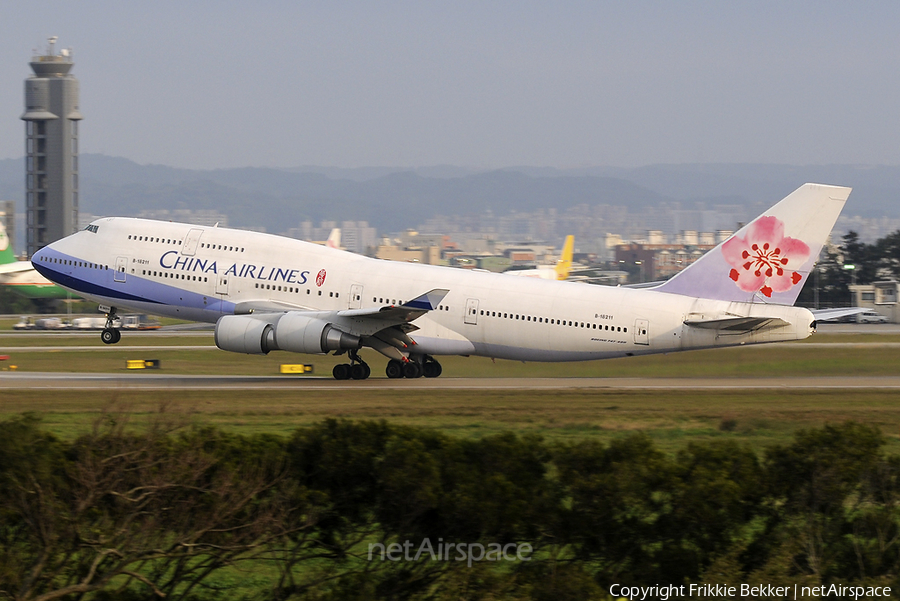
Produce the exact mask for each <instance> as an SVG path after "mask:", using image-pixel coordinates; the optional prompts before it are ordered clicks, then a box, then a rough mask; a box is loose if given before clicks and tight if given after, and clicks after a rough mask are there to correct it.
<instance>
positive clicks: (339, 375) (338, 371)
mask: <svg viewBox="0 0 900 601" xmlns="http://www.w3.org/2000/svg"><path fill="white" fill-rule="evenodd" d="M331 375H333V376H334V379H335V380H349V379H350V365H348V364H347V363H339V364H337V365H335V366H334V369H332V370H331Z"/></svg>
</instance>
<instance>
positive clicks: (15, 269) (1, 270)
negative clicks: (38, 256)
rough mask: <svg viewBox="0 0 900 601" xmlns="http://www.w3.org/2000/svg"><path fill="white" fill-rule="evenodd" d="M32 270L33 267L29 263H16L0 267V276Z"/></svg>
mask: <svg viewBox="0 0 900 601" xmlns="http://www.w3.org/2000/svg"><path fill="white" fill-rule="evenodd" d="M33 269H34V265H32V264H31V261H16V262H15V263H7V264H6V265H0V275H7V274H10V273H22V272H23V271H31V270H33Z"/></svg>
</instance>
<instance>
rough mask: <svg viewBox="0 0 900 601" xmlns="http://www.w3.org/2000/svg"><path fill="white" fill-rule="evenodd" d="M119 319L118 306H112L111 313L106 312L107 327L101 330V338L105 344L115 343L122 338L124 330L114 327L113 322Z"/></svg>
mask: <svg viewBox="0 0 900 601" xmlns="http://www.w3.org/2000/svg"><path fill="white" fill-rule="evenodd" d="M117 319H119V316H118V315H116V308H115V307H110V309H109V313H107V314H106V327H105V328H103V331H102V332H100V340H102V341H103V344H115V343H117V342H118V341H119V340H121V339H122V332H120V331H119V330H117V329H116V328H114V327H113V322H114V321H115V320H117Z"/></svg>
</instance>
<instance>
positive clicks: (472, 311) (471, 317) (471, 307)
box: [466, 298, 478, 325]
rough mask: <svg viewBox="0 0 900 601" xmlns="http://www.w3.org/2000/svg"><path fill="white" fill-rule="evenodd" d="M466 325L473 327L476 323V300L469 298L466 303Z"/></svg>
mask: <svg viewBox="0 0 900 601" xmlns="http://www.w3.org/2000/svg"><path fill="white" fill-rule="evenodd" d="M466 323H467V324H470V325H475V324H477V323H478V299H477V298H470V299H469V300H467V301H466Z"/></svg>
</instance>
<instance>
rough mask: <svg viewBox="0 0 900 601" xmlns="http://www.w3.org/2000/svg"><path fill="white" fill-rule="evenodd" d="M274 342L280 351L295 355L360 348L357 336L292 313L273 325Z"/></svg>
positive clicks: (360, 344) (301, 314) (314, 319)
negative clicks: (291, 352)
mask: <svg viewBox="0 0 900 601" xmlns="http://www.w3.org/2000/svg"><path fill="white" fill-rule="evenodd" d="M275 341H276V344H277V345H278V348H280V349H281V350H283V351H293V352H295V353H327V352H329V351H341V350H350V349H358V348H360V347H361V346H362V343H361V341H360V339H359V336H355V335H353V334H348V333H347V332H343V331H341V330H339V329H337V328H336V327H334V326H333V325H331V324H330V323H326V322H324V321H322V320H321V319H318V318H315V317H309V316H307V315H304V314H303V313H298V312H294V311H292V312H289V313H285V314H284V315H282V316H281V318H280V319H279V320H278V323H276V324H275Z"/></svg>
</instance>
